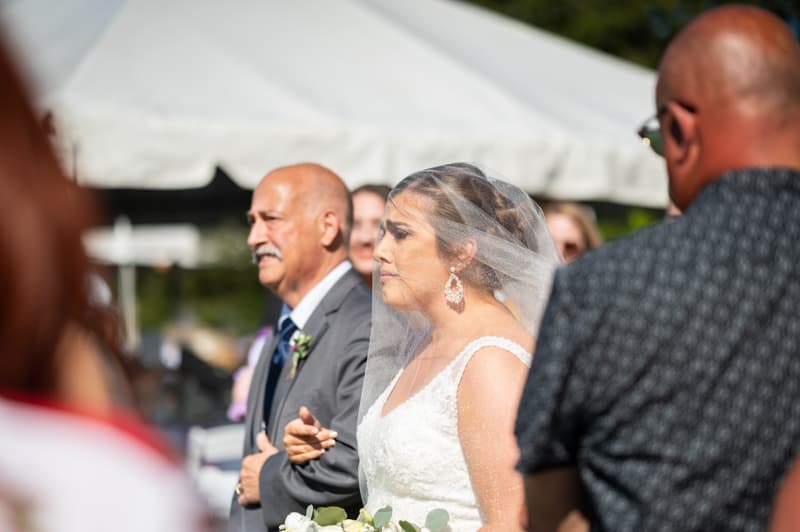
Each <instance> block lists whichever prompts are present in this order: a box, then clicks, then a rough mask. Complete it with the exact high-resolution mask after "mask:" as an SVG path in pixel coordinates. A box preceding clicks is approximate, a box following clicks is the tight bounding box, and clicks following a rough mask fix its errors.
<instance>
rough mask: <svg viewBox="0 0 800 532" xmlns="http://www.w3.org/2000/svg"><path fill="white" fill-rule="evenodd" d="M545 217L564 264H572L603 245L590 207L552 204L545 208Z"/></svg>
mask: <svg viewBox="0 0 800 532" xmlns="http://www.w3.org/2000/svg"><path fill="white" fill-rule="evenodd" d="M544 217H545V220H547V228H548V230H549V231H550V234H551V235H553V240H554V241H555V243H556V246H557V247H558V252H559V254H560V255H561V258H562V259H563V260H564V262H567V263H569V262H572V261H573V260H575V259H577V258H578V257H580V256H581V255H582V254H584V253H586V252H587V251H591V250H593V249H595V248H598V247H600V244H602V243H603V240H602V238H601V237H600V231H599V230H598V229H597V219H596V218H595V215H594V211H593V210H592V209H591V208H590V207H586V206H583V205H579V204H577V203H572V202H566V201H565V202H557V203H550V204H548V205H545V207H544Z"/></svg>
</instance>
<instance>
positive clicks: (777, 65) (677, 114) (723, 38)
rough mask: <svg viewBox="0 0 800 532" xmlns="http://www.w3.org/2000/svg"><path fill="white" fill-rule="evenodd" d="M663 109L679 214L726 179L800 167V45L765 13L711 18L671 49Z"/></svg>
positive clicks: (717, 12)
mask: <svg viewBox="0 0 800 532" xmlns="http://www.w3.org/2000/svg"><path fill="white" fill-rule="evenodd" d="M656 108H657V110H658V118H659V122H660V124H661V129H662V132H663V133H662V139H663V143H664V157H665V159H666V163H667V172H668V174H669V185H670V197H671V198H672V201H673V202H674V203H675V204H676V205H677V206H678V207H679V208H680V209H686V208H687V207H688V206H689V204H691V202H692V201H693V200H694V198H695V197H696V196H697V194H699V192H700V191H701V190H702V188H703V187H704V186H705V185H706V184H708V183H709V182H711V181H714V180H715V179H717V178H719V177H720V176H721V175H723V174H725V173H726V172H729V171H732V170H737V169H743V168H753V167H768V166H783V167H789V168H800V45H799V44H798V43H797V41H796V40H795V38H794V36H793V35H792V33H791V31H790V30H789V27H788V26H787V25H786V24H785V23H784V22H783V21H782V20H781V19H779V18H778V17H776V16H775V15H773V14H771V13H769V12H768V11H765V10H763V9H760V8H757V7H752V6H742V5H728V6H723V7H719V8H715V9H712V10H709V11H706V12H705V13H703V14H702V15H700V16H699V17H697V18H696V19H694V20H693V21H692V22H691V23H690V24H689V25H688V26H687V27H686V28H685V29H684V30H683V31H681V32H680V33H679V34H678V36H677V37H676V38H675V39H674V40H673V41H672V42H671V43H670V45H669V47H668V48H667V51H666V52H665V54H664V57H663V58H662V60H661V64H660V66H659V69H658V85H657V87H656Z"/></svg>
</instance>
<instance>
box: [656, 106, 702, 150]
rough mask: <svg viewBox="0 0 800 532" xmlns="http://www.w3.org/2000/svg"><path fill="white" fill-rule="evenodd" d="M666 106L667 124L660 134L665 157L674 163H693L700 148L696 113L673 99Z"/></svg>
mask: <svg viewBox="0 0 800 532" xmlns="http://www.w3.org/2000/svg"><path fill="white" fill-rule="evenodd" d="M666 108H667V112H668V118H667V120H668V121H669V124H668V125H667V128H666V131H663V132H662V136H663V137H664V149H665V153H666V155H667V157H669V158H670V159H671V160H672V161H673V163H674V164H676V165H685V164H687V163H694V162H695V159H696V157H697V155H698V154H699V149H700V145H699V143H698V141H699V140H700V138H699V136H698V130H697V114H696V113H695V112H693V111H691V110H689V109H687V108H686V107H684V106H683V105H681V104H679V103H677V102H673V101H671V102H668V103H667V105H666Z"/></svg>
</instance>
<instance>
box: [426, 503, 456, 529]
mask: <svg viewBox="0 0 800 532" xmlns="http://www.w3.org/2000/svg"><path fill="white" fill-rule="evenodd" d="M448 521H450V514H449V513H447V510H442V509H441V508H437V509H435V510H431V511H430V512H429V513H428V517H426V518H425V528H427V529H428V530H430V531H431V532H438V531H439V530H444V528H445V527H446V526H447V522H448Z"/></svg>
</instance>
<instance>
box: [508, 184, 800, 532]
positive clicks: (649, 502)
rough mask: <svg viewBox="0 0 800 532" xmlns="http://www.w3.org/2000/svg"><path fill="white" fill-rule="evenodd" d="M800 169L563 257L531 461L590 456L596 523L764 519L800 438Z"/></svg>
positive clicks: (526, 409)
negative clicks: (568, 261)
mask: <svg viewBox="0 0 800 532" xmlns="http://www.w3.org/2000/svg"><path fill="white" fill-rule="evenodd" d="M798 305H800V172H798V171H791V170H786V169H747V170H740V171H735V172H730V173H728V174H726V175H724V176H722V177H721V178H720V179H719V180H718V181H715V182H713V183H712V184H710V185H708V186H707V187H706V188H705V189H704V190H703V191H702V193H701V194H700V195H699V196H698V198H697V199H696V200H695V202H694V203H693V205H692V206H691V207H690V208H689V209H688V210H687V211H686V213H685V214H684V215H683V216H681V217H679V218H677V219H675V220H673V221H668V222H664V223H662V224H660V225H658V226H656V227H652V228H648V229H645V230H643V231H640V232H638V233H636V234H635V235H633V236H631V237H629V238H626V239H622V240H620V241H617V242H614V243H611V244H608V245H607V246H606V247H604V248H601V249H600V250H598V251H596V252H594V253H590V254H588V255H586V256H585V257H584V258H582V259H580V260H579V261H577V262H576V263H573V264H572V265H570V266H569V267H566V268H563V269H561V270H559V271H558V273H557V276H556V280H555V283H554V287H553V293H552V296H551V300H550V303H549V306H548V308H547V311H546V314H545V317H544V320H543V323H542V327H541V331H540V335H539V340H538V344H537V347H536V352H535V356H534V361H533V366H532V367H531V371H530V376H529V378H528V382H527V383H526V387H525V392H524V394H523V398H522V401H521V404H520V410H519V416H518V419H517V427H516V432H517V437H518V440H519V444H520V449H521V460H520V463H519V469H520V471H522V472H523V473H535V472H538V471H544V470H547V469H549V468H555V467H563V466H575V467H577V468H578V470H579V472H580V475H581V478H582V481H583V483H584V487H585V490H586V494H587V498H588V501H589V505H590V510H591V513H592V515H591V516H590V518H591V521H592V529H593V530H604V531H606V530H607V531H637V532H639V531H680V532H687V531H695V530H696V531H713V530H726V531H727V530H732V531H736V530H741V531H757V530H758V531H762V530H765V528H766V526H767V523H768V522H769V515H770V510H771V506H772V502H773V499H774V497H775V494H776V491H777V488H778V486H779V483H780V481H781V479H782V476H783V474H784V472H785V471H786V470H787V468H788V467H789V465H790V464H791V462H792V461H793V459H794V457H795V456H796V454H797V452H798V449H799V448H800V308H799V307H798Z"/></svg>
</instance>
